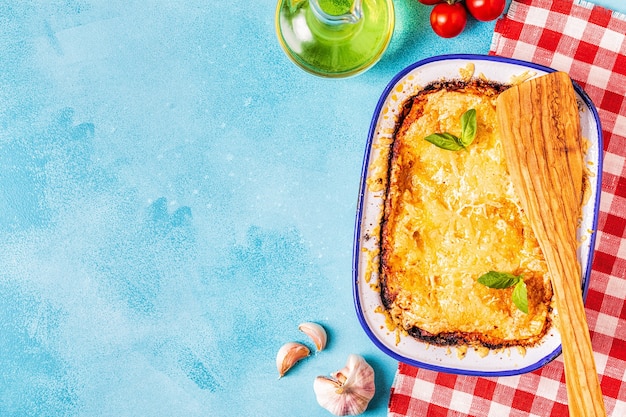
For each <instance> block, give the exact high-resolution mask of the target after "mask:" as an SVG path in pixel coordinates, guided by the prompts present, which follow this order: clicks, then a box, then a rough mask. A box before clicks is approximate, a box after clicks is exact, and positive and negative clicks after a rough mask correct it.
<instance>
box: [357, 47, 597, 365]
mask: <svg viewBox="0 0 626 417" xmlns="http://www.w3.org/2000/svg"><path fill="white" fill-rule="evenodd" d="M451 60H472V61H492V62H501V63H508V64H513V65H519V66H523V67H526V68H529V69H536V70H540V71H543V72H545V73H550V72H554V71H556V69H554V68H551V67H547V66H544V65H540V64H536V63H533V62H528V61H524V60H519V59H513V58H506V57H502V56H498V55H475V54H448V55H438V56H433V57H430V58H426V59H423V60H420V61H418V62H415V63H413V64H411V65H409V66H408V67H406V68H405V69H403V70H402V71H400V72H399V73H398V74H396V76H395V77H394V78H393V79H392V80H391V81H390V82H389V84H387V87H386V88H385V89H384V91H383V93H382V94H381V96H380V98H379V100H378V103H377V105H376V109H375V111H374V117H373V118H372V121H371V124H370V129H369V134H368V139H367V143H366V146H365V154H364V158H363V165H362V167H361V184H360V187H359V196H358V202H357V211H356V222H355V231H354V243H353V248H352V261H353V264H352V275H353V281H352V291H353V298H354V305H355V308H356V312H357V316H358V320H359V322H360V324H361V327H363V329H364V330H365V333H366V334H367V335H368V337H369V338H370V339H371V340H372V342H373V343H374V344H375V345H376V346H377V347H378V348H379V349H380V350H382V351H383V352H384V353H386V354H387V355H389V356H390V357H392V358H394V359H396V360H398V361H400V362H403V363H406V364H409V365H413V366H417V367H420V368H424V369H428V370H432V371H438V372H446V373H453V374H458V375H472V376H487V377H498V376H512V375H520V374H524V373H527V372H532V371H534V370H537V369H539V368H541V367H543V366H545V365H546V364H548V363H550V362H552V361H553V360H554V359H556V358H557V357H558V356H559V355H560V354H561V350H562V347H561V344H559V345H558V347H557V348H556V349H554V350H553V351H552V352H550V353H548V354H546V355H545V356H544V357H543V358H541V359H540V360H538V361H536V362H534V363H533V364H531V365H528V366H525V367H522V368H516V369H505V370H502V371H480V370H473V369H458V368H452V367H444V366H438V365H433V364H431V363H428V362H423V361H419V360H416V359H411V358H407V357H406V356H404V355H401V354H399V353H397V352H394V351H392V350H391V349H389V348H388V347H387V346H385V345H384V344H383V343H382V341H381V340H380V339H379V338H378V337H377V336H376V335H375V334H374V333H373V332H372V330H371V329H370V327H369V325H368V323H367V321H366V319H365V315H364V312H363V309H362V304H361V300H360V295H359V273H360V265H359V263H360V259H361V257H360V252H361V229H362V226H363V223H362V220H363V205H364V199H365V189H366V187H367V184H366V180H367V174H368V168H369V162H370V154H371V149H372V142H373V138H374V135H375V132H376V126H377V123H378V117H379V115H380V113H381V110H382V108H383V106H384V104H385V101H386V99H387V97H388V96H389V94H390V92H391V90H392V89H393V88H394V87H395V86H396V84H397V83H398V82H399V81H400V80H401V79H402V78H403V77H404V76H406V75H407V74H408V73H410V72H411V71H413V70H414V69H416V68H418V67H421V66H424V65H426V64H429V63H433V62H437V61H451ZM572 83H573V85H574V89H575V91H576V92H577V93H578V95H579V96H580V97H581V98H582V100H583V101H584V103H585V105H586V106H587V107H588V108H589V109H590V110H591V111H592V114H593V119H594V120H595V126H596V129H597V135H598V136H597V137H598V160H597V161H596V164H597V165H598V174H597V177H596V196H595V201H594V210H593V221H592V225H593V228H592V231H591V233H590V242H589V245H590V246H589V247H590V249H589V258H588V261H587V265H586V269H585V273H584V275H583V282H582V288H581V289H582V297H583V300H586V298H587V292H588V289H589V279H590V276H591V270H592V264H593V255H594V248H595V239H596V231H597V226H598V215H599V209H600V195H601V185H602V161H603V138H602V128H601V124H600V118H599V116H598V112H597V110H596V107H595V106H594V104H593V102H592V101H591V99H590V98H589V96H588V95H587V93H585V91H584V90H583V89H582V88H581V87H580V86H579V85H578V84H577V83H576V82H575V81H572Z"/></svg>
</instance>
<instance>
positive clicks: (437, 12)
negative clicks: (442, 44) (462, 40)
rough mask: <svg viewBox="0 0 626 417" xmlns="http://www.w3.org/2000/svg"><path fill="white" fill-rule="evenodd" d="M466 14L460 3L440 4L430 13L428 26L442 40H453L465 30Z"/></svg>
mask: <svg viewBox="0 0 626 417" xmlns="http://www.w3.org/2000/svg"><path fill="white" fill-rule="evenodd" d="M466 23H467V12H466V11H465V7H463V4H461V3H453V4H449V3H440V4H437V5H436V6H435V7H433V10H432V11H431V12H430V26H432V28H433V30H434V31H435V33H436V34H437V35H439V36H441V37H442V38H454V37H455V36H457V35H459V34H460V33H461V32H463V29H465V24H466Z"/></svg>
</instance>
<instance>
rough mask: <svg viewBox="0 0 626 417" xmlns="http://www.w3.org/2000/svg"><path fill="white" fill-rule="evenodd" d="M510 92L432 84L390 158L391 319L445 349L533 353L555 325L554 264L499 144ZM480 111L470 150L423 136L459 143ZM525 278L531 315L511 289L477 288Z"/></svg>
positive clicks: (384, 241)
mask: <svg viewBox="0 0 626 417" xmlns="http://www.w3.org/2000/svg"><path fill="white" fill-rule="evenodd" d="M504 89H506V86H502V85H498V84H494V83H489V82H486V81H480V80H472V81H470V82H469V83H466V82H462V81H450V82H443V83H438V84H435V85H431V86H429V87H428V88H425V89H424V90H422V91H421V92H420V93H418V95H416V96H415V97H413V98H412V99H411V100H410V101H409V102H408V103H407V104H406V106H405V110H404V112H405V113H404V115H403V116H402V117H401V120H400V121H399V125H398V129H397V131H396V134H395V138H394V142H393V147H392V150H391V154H390V160H389V161H390V162H389V163H390V166H389V178H388V183H387V192H386V198H385V207H384V214H383V219H382V227H381V260H380V284H381V295H382V300H383V304H384V306H385V308H386V309H387V312H388V314H389V316H390V318H391V321H392V322H393V323H394V325H395V326H397V327H398V328H400V329H403V330H405V331H407V332H408V333H409V334H411V335H412V336H414V337H417V338H419V339H422V340H425V341H428V342H431V343H434V344H440V345H465V344H468V345H473V346H486V347H489V348H499V347H504V346H531V345H533V344H535V343H536V342H537V341H538V340H539V339H541V338H542V337H543V336H544V335H545V333H546V332H547V330H548V328H549V327H550V312H551V299H552V290H551V286H550V281H549V277H548V275H547V267H546V263H545V261H544V259H543V255H542V253H541V250H540V248H539V245H538V243H537V241H536V239H535V237H534V235H533V232H532V229H531V227H530V225H529V223H528V220H527V219H526V217H525V215H524V213H523V212H522V210H521V208H520V206H519V200H518V198H517V196H516V194H515V190H514V188H513V185H512V183H511V180H510V177H509V174H508V172H507V165H506V161H505V159H504V154H503V150H502V146H501V143H500V140H499V137H498V128H497V122H496V114H495V103H496V98H497V96H498V94H499V93H500V92H501V91H503V90H504ZM469 109H476V116H477V123H478V127H477V136H476V139H475V140H474V142H473V143H472V144H471V145H469V146H468V147H467V148H466V149H463V150H459V151H449V150H444V149H441V148H439V147H437V146H435V145H433V144H431V143H430V142H428V141H426V140H424V137H426V136H428V135H429V134H432V133H436V132H438V133H441V132H449V133H452V134H454V135H457V136H460V134H461V124H460V119H461V115H462V114H463V113H464V112H465V111H467V110H469ZM491 270H493V271H499V272H509V273H512V274H515V275H520V274H522V275H523V279H524V281H525V282H526V285H527V289H528V301H529V313H528V314H525V313H523V312H522V311H520V310H519V309H518V308H517V307H516V306H515V304H514V303H513V301H512V291H513V289H512V288H509V289H504V290H502V289H491V288H488V287H485V286H484V285H482V284H480V283H478V282H477V279H478V277H480V276H481V275H482V274H485V273H487V272H489V271H491Z"/></svg>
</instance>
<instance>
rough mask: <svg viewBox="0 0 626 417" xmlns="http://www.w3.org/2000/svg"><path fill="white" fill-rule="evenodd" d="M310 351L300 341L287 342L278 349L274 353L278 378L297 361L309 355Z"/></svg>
mask: <svg viewBox="0 0 626 417" xmlns="http://www.w3.org/2000/svg"><path fill="white" fill-rule="evenodd" d="M310 353H311V351H310V350H309V348H308V347H306V346H304V345H303V344H302V343H296V342H288V343H285V344H284V345H282V346H281V347H280V349H278V353H277V354H276V368H277V369H278V374H279V378H280V377H282V376H283V375H285V373H287V371H288V370H290V369H291V368H292V367H293V366H294V365H295V364H296V363H297V362H298V361H300V360H301V359H304V358H306V357H307V356H309V354H310Z"/></svg>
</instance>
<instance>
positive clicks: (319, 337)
mask: <svg viewBox="0 0 626 417" xmlns="http://www.w3.org/2000/svg"><path fill="white" fill-rule="evenodd" d="M298 329H299V330H300V331H301V332H302V333H304V334H306V335H307V336H309V337H310V338H311V340H312V341H313V343H315V347H316V348H317V351H318V352H319V351H321V350H323V349H324V348H325V347H326V341H327V340H328V335H327V334H326V330H324V328H323V327H322V326H321V325H319V324H317V323H313V322H310V321H309V322H305V323H302V324H300V325H299V326H298Z"/></svg>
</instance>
